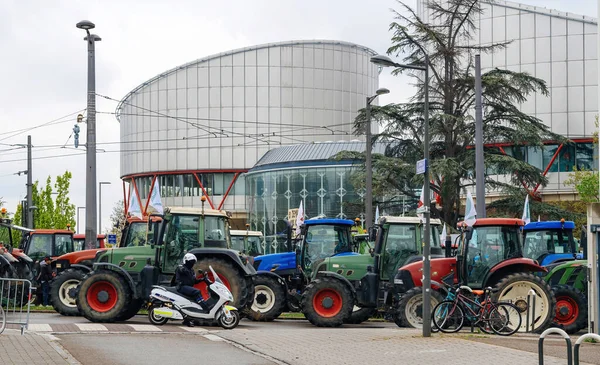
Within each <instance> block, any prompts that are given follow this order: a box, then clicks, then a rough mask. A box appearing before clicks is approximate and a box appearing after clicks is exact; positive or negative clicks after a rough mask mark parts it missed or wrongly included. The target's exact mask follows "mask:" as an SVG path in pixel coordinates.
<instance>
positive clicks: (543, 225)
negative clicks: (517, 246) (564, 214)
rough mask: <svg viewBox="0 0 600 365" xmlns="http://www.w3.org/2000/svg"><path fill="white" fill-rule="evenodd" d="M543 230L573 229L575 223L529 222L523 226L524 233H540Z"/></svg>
mask: <svg viewBox="0 0 600 365" xmlns="http://www.w3.org/2000/svg"><path fill="white" fill-rule="evenodd" d="M543 229H575V222H573V221H565V222H564V223H562V222H561V221H547V222H531V223H529V224H527V225H525V228H523V230H525V231H541V230H543Z"/></svg>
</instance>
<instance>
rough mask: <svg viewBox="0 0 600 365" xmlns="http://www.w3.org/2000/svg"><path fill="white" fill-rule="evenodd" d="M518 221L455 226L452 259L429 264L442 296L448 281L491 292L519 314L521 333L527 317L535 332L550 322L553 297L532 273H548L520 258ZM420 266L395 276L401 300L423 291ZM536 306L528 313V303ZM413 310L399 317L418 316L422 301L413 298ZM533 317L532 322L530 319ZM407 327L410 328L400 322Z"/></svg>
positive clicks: (485, 220) (520, 224)
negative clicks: (457, 232)
mask: <svg viewBox="0 0 600 365" xmlns="http://www.w3.org/2000/svg"><path fill="white" fill-rule="evenodd" d="M523 226H524V222H523V221H522V220H521V219H509V218H482V219H477V222H476V223H475V224H474V226H473V227H468V228H467V227H466V224H464V223H462V222H461V223H459V229H461V230H462V235H461V239H460V244H459V249H458V252H457V256H456V257H450V258H439V259H432V260H431V281H432V287H433V289H435V290H438V291H441V292H442V294H445V293H444V290H445V289H444V288H443V285H442V284H441V283H440V282H441V281H446V280H445V279H447V278H452V277H453V281H454V283H463V284H466V285H468V286H469V287H471V288H473V289H483V288H486V287H488V286H491V287H493V288H494V292H495V294H494V296H495V299H496V300H498V301H509V302H512V303H513V304H515V305H516V306H517V307H518V308H519V309H520V310H521V317H522V325H521V329H520V330H521V331H525V330H526V328H525V326H526V323H528V322H527V316H529V323H530V327H529V328H531V326H532V325H533V329H534V330H535V331H541V330H544V329H545V328H547V327H548V326H549V325H550V324H551V323H552V320H553V318H554V314H555V306H556V298H555V297H554V294H553V293H552V290H551V288H550V286H549V285H548V284H547V283H546V282H545V281H544V280H543V279H542V278H541V277H540V276H537V275H534V273H545V272H547V270H546V269H545V268H543V267H541V266H540V265H539V264H538V263H537V262H536V261H534V260H532V259H529V258H525V257H523V244H522V228H523ZM422 270H423V262H422V261H418V262H414V263H411V264H408V265H405V266H403V267H401V268H400V269H399V270H398V273H397V274H396V277H395V279H394V284H395V288H396V290H397V292H398V293H399V294H400V295H402V293H406V292H408V291H414V290H415V289H417V288H419V287H421V286H422V282H421V280H422V276H423V272H422ZM533 294H535V306H533V305H530V307H529V308H528V299H529V302H530V303H533V302H534V301H533ZM415 299H416V301H417V302H419V301H420V302H419V303H417V302H415V303H414V304H415V305H413V306H407V308H409V309H410V310H409V309H407V310H406V311H401V312H400V313H399V316H401V317H402V316H403V317H407V316H420V317H421V320H422V315H421V313H422V312H421V311H420V310H419V309H420V303H422V296H420V297H419V298H415ZM532 313H533V319H532ZM404 322H405V323H407V322H408V323H410V321H408V320H406V319H405V320H404Z"/></svg>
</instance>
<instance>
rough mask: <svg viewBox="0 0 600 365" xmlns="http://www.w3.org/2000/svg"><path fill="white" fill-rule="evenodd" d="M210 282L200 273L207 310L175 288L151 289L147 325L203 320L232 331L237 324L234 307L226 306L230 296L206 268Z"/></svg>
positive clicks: (236, 313)
mask: <svg viewBox="0 0 600 365" xmlns="http://www.w3.org/2000/svg"><path fill="white" fill-rule="evenodd" d="M209 268H210V271H211V272H212V275H213V278H214V281H213V282H211V281H210V279H208V275H206V272H204V273H203V276H204V279H203V280H204V282H205V283H206V285H207V287H208V294H209V298H204V303H205V304H206V306H207V309H203V308H202V307H201V306H200V304H198V303H196V301H195V299H194V298H188V297H186V296H184V295H183V294H181V293H179V292H178V291H177V288H176V287H165V286H157V285H153V286H152V291H151V293H150V302H151V306H150V308H149V309H148V318H149V319H150V323H152V324H155V325H159V326H160V325H163V324H165V323H167V322H168V321H169V320H170V319H171V320H183V319H190V320H195V319H206V320H211V319H214V320H216V321H217V322H218V323H219V325H220V326H221V327H223V328H224V329H233V328H235V327H237V325H238V324H239V323H240V315H239V313H238V310H237V308H235V307H232V306H230V305H227V303H229V302H231V301H233V295H232V294H231V292H230V291H229V289H227V287H226V286H225V284H223V282H222V281H221V279H219V276H217V273H216V272H215V271H214V270H213V268H212V266H209Z"/></svg>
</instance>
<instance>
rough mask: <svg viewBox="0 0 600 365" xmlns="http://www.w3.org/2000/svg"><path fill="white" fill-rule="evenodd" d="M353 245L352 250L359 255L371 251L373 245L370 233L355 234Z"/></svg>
mask: <svg viewBox="0 0 600 365" xmlns="http://www.w3.org/2000/svg"><path fill="white" fill-rule="evenodd" d="M353 239H354V247H353V248H352V250H353V251H354V252H356V253H359V254H361V255H364V254H369V253H371V250H373V247H374V246H375V245H374V243H373V242H371V235H369V234H368V233H361V234H355V235H354V237H353Z"/></svg>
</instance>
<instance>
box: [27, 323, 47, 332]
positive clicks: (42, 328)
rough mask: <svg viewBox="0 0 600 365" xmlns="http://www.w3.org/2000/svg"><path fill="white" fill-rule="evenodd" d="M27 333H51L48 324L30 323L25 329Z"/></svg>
mask: <svg viewBox="0 0 600 365" xmlns="http://www.w3.org/2000/svg"><path fill="white" fill-rule="evenodd" d="M27 330H28V331H29V332H52V327H50V325H49V324H40V323H32V324H30V325H29V328H28V329H27Z"/></svg>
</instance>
